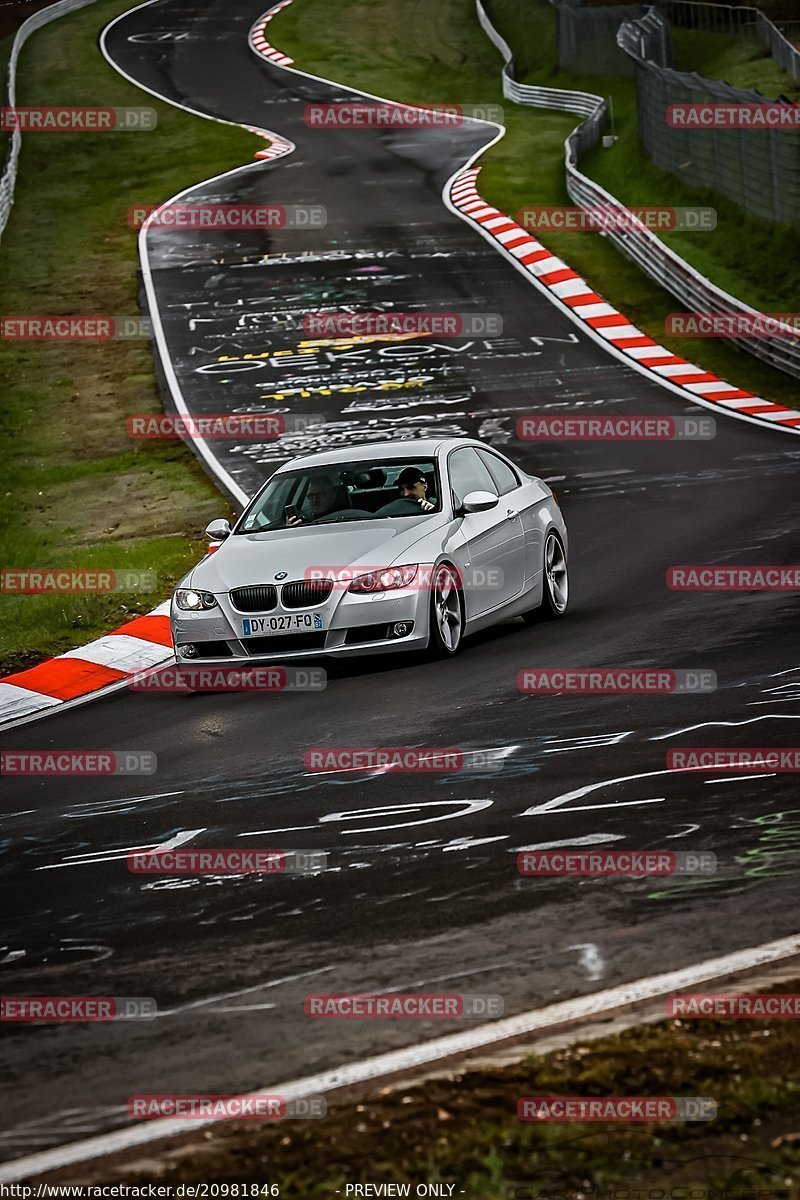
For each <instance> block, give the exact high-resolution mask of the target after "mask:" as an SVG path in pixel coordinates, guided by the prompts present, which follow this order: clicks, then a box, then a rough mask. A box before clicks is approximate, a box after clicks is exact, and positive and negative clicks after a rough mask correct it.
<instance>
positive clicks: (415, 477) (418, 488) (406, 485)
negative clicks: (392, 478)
mask: <svg viewBox="0 0 800 1200" xmlns="http://www.w3.org/2000/svg"><path fill="white" fill-rule="evenodd" d="M397 488H398V491H399V492H400V496H401V497H402V499H403V500H414V501H416V503H417V504H418V505H419V506H420V508H421V509H422V511H423V512H432V511H433V509H434V508H435V507H436V497H435V496H431V497H428V484H427V482H426V479H425V476H424V475H423V474H422V471H420V469H419V467H406V468H405V469H404V470H402V471H401V472H400V474H399V475H398V477H397Z"/></svg>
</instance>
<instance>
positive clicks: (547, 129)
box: [272, 0, 800, 407]
mask: <svg viewBox="0 0 800 1200" xmlns="http://www.w3.org/2000/svg"><path fill="white" fill-rule="evenodd" d="M488 9H489V12H490V14H491V16H492V19H493V20H494V21H495V23H496V25H497V27H498V28H499V30H500V31H501V32H502V33H503V34H504V35H505V36H506V38H507V39H508V40H509V41H510V42H511V44H512V48H513V50H514V52H515V57H516V59H517V60H518V71H517V74H518V77H519V78H520V79H523V80H525V81H528V82H533V81H535V82H538V83H541V84H545V85H547V86H557V87H572V88H579V89H582V90H589V91H595V92H600V93H604V94H605V93H609V94H612V95H613V97H614V103H615V110H616V114H617V133H618V134H619V138H620V140H619V142H618V143H617V144H616V145H615V146H614V147H613V148H612V150H610V151H602V150H600V151H597V152H595V155H594V156H592V157H591V158H588V159H587V163H588V168H586V169H588V170H589V172H590V173H591V174H593V175H594V177H595V178H597V180H598V182H600V183H602V184H603V185H604V186H606V187H608V188H609V190H610V191H612V192H613V193H614V194H615V195H617V196H619V197H620V199H622V200H624V201H625V202H626V203H629V204H653V203H655V204H661V205H675V204H681V205H684V204H690V205H691V204H711V205H712V206H713V207H715V208H716V209H717V212H718V214H719V223H718V227H717V229H716V230H715V231H714V232H713V233H705V234H698V235H695V236H694V237H692V235H690V234H677V233H672V234H669V235H668V241H669V244H670V245H671V246H673V247H674V248H675V249H676V250H677V251H678V252H679V253H681V254H683V255H685V256H686V257H687V258H689V261H691V262H692V263H693V264H694V265H695V266H697V268H698V269H699V270H701V271H703V273H704V274H706V275H708V276H709V277H710V278H711V279H713V280H714V281H715V282H717V283H718V284H719V285H720V286H722V287H726V288H728V289H729V290H731V291H732V292H734V293H735V294H736V295H739V296H741V297H742V299H745V300H747V301H749V302H750V303H752V304H754V305H755V306H756V307H760V308H764V309H766V310H767V311H776V310H780V311H792V309H793V308H794V307H796V296H797V292H798V284H799V283H800V263H798V260H797V256H796V253H795V248H796V234H794V233H792V234H791V235H790V234H787V233H786V232H785V231H782V230H778V229H777V228H773V227H768V226H766V225H765V224H763V223H760V222H757V221H753V220H748V219H747V218H745V217H743V215H742V214H741V213H740V212H739V210H738V209H737V208H735V206H734V205H732V204H730V203H729V202H727V201H725V200H724V198H721V197H718V196H716V194H713V195H712V194H711V193H701V192H697V191H695V190H690V189H688V188H686V187H684V186H683V185H682V184H681V183H680V181H678V180H676V179H674V178H673V177H672V176H671V175H669V174H667V173H665V172H662V171H659V170H658V169H657V168H655V167H653V166H652V164H650V163H648V162H647V161H646V160H645V159H643V158H642V156H641V155H640V153H639V150H638V141H637V136H636V129H635V116H634V117H633V118H632V117H631V113H632V112H633V111H634V110H633V109H632V107H631V105H632V103H633V96H634V91H633V83H632V81H631V80H624V79H623V80H617V79H598V78H587V77H581V76H570V75H568V74H567V73H565V72H562V71H559V70H558V69H557V67H556V57H555V18H554V16H553V10H552V8H551V7H550V5H549V4H548V3H547V0H524V4H523V3H522V0H490V2H489V3H488ZM328 12H329V7H328V4H327V0H296V3H295V4H293V5H290V6H289V7H288V8H287V9H285V10H284V11H283V12H282V13H281V14H280V17H279V18H278V20H277V21H276V22H275V23H274V25H273V26H272V29H273V30H274V41H275V44H277V45H278V46H279V48H280V49H281V50H283V51H284V52H285V53H287V54H290V55H291V56H292V57H293V58H295V59H296V61H297V63H298V65H299V66H300V67H301V68H302V69H303V70H306V71H310V72H312V73H316V74H319V75H323V76H325V77H327V78H330V79H335V80H337V81H338V82H341V83H345V84H350V85H352V86H354V87H357V88H362V89H363V90H365V91H369V92H374V93H375V94H377V95H381V96H387V97H389V98H391V99H395V100H400V101H405V102H406V103H411V104H414V103H415V104H426V103H436V102H438V103H448V102H449V103H461V104H476V105H480V104H503V105H504V107H505V124H506V129H507V133H506V136H505V137H504V138H503V139H502V140H501V141H500V142H499V143H498V144H497V145H496V146H494V147H493V148H492V149H491V150H490V151H488V152H487V153H486V154H485V155H483V157H482V158H481V159H480V165H481V166H482V171H481V177H480V188H481V192H482V194H483V195H484V196H485V197H486V199H487V200H490V201H491V202H492V203H493V204H495V205H496V206H497V207H498V208H500V209H501V210H502V211H503V212H506V213H509V214H510V215H512V216H516V215H517V214H518V213H519V210H520V209H521V208H524V207H526V206H535V205H553V204H569V203H571V202H570V200H569V198H568V196H567V193H566V188H565V184H564V148H563V147H564V139H565V138H566V137H567V135H568V134H569V132H570V131H571V130H572V128H573V127H574V125H575V121H576V118H574V117H571V116H565V115H561V114H558V113H552V112H546V111H542V110H536V109H527V108H521V107H519V106H515V105H512V104H511V103H510V102H504V101H503V98H502V91H501V84H500V57H499V55H498V53H497V51H496V50H495V49H494V47H493V46H492V45H491V43H490V42H489V40H488V38H487V37H486V35H485V34H484V33H483V31H482V30H481V28H480V26H479V24H478V22H477V18H476V16H475V8H474V3H473V0H440V2H439V3H437V4H435V5H432V4H430V3H428V0H408V2H407V3H406V4H404V5H402V6H400V7H398V6H396V5H395V4H393V3H392V0H340V4H339V6H338V9H337V13H338V17H337V21H336V22H335V23H332V22H330V20H329V19H326V13H328ZM723 41H724V39H723ZM723 53H724V54H729V53H730V49H729V47H726V48H724V50H723ZM768 61H769V62H770V63H771V60H768ZM755 69H756V64H755V63H754V62H753V61H749V65H748V70H750V71H755ZM603 156H605V157H603ZM544 242H545V244H546V245H547V246H549V247H551V248H552V249H553V251H554V252H555V253H557V254H559V255H560V256H563V258H564V259H565V261H566V262H568V263H569V265H570V266H571V267H573V268H574V269H575V270H577V271H579V272H580V273H581V274H582V275H584V277H585V278H586V279H587V280H588V281H589V282H590V283H591V284H592V285H593V286H594V287H595V288H596V289H597V290H598V291H599V292H600V293H601V294H602V295H604V296H605V297H606V298H607V299H608V300H609V302H610V303H612V304H614V305H615V306H616V307H618V308H619V309H620V310H621V311H622V312H624V313H625V314H626V315H627V316H629V317H630V318H631V320H633V321H634V322H635V323H636V324H637V325H638V326H639V327H640V328H642V329H644V330H645V331H646V332H647V333H648V334H650V336H651V337H653V338H655V339H656V340H657V341H659V342H661V343H662V344H664V345H667V346H669V347H670V348H671V349H673V350H674V351H675V353H677V354H681V355H683V356H684V357H686V358H689V359H691V360H692V361H693V362H697V363H699V364H701V365H702V366H704V367H705V368H706V369H707V370H710V371H714V372H715V373H717V374H718V375H720V376H722V377H723V378H725V379H728V380H730V381H731V382H733V383H735V384H736V385H737V386H740V387H743V388H746V389H747V390H749V391H752V392H754V393H755V394H757V395H764V396H766V397H767V398H769V399H772V400H775V401H778V402H781V403H785V404H789V405H791V406H793V407H798V406H800V389H798V386H797V383H796V381H794V380H792V379H791V378H790V377H789V376H787V375H785V374H783V373H782V372H780V371H776V370H773V369H772V368H770V367H767V366H765V365H764V364H762V363H760V362H759V361H757V360H756V359H754V358H753V357H752V356H751V355H749V354H747V353H746V352H745V351H742V350H739V349H737V348H736V347H734V346H731V345H727V344H725V343H724V342H723V341H721V340H720V341H714V340H712V339H705V338H704V339H689V338H675V337H670V336H668V335H667V334H666V333H665V330H664V322H665V320H666V318H667V316H668V315H669V314H670V313H672V312H675V311H676V310H679V309H680V307H681V306H680V304H679V302H678V301H677V300H675V299H674V298H673V297H671V296H670V295H669V294H668V293H667V292H665V291H664V290H663V289H660V288H658V287H656V286H655V285H654V284H653V283H652V282H651V281H650V280H649V279H648V278H647V277H646V276H645V275H644V274H643V273H642V272H641V271H640V270H639V269H638V268H637V267H636V266H634V265H633V264H632V263H630V262H628V261H627V260H626V259H625V258H623V256H622V255H621V254H619V253H618V252H617V251H616V250H615V249H614V248H613V246H611V245H609V244H608V243H607V241H606V239H604V238H602V237H600V236H599V235H596V234H590V233H579V232H566V233H556V232H551V233H548V234H547V235H546V236H545V237H544ZM745 245H746V247H747V249H746V253H742V247H743V246H745Z"/></svg>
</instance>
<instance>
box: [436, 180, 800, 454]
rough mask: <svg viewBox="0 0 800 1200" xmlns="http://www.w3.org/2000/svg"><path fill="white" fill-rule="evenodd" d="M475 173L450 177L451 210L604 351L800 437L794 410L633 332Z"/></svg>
mask: <svg viewBox="0 0 800 1200" xmlns="http://www.w3.org/2000/svg"><path fill="white" fill-rule="evenodd" d="M479 173H480V168H479V167H470V168H468V169H467V170H464V171H460V172H459V173H458V174H457V175H456V176H454V178H453V179H452V180H451V181H450V185H449V196H450V201H451V204H452V206H453V207H454V208H455V209H456V210H457V211H458V213H459V214H460V215H461V216H463V217H465V218H467V220H469V221H471V222H472V223H473V225H476V226H477V227H478V228H479V229H480V230H481V232H482V233H483V234H484V236H486V237H488V238H489V239H490V240H492V241H494V242H495V243H496V244H497V245H498V246H500V247H501V248H502V249H503V250H504V251H505V252H506V253H507V254H508V255H510V256H512V258H513V259H515V260H516V266H517V267H518V269H520V270H522V271H524V272H526V273H527V274H528V276H529V277H530V278H531V279H532V280H533V281H534V282H535V283H536V284H538V285H539V286H540V287H541V288H543V289H544V290H545V291H547V292H548V293H549V295H550V297H551V298H552V299H555V300H556V301H557V302H558V303H559V304H560V305H561V306H562V307H563V308H565V309H566V311H567V312H568V313H569V315H570V317H571V318H572V319H573V320H577V322H578V323H582V324H583V325H584V326H585V328H586V329H587V331H590V332H591V333H592V335H593V336H594V337H595V338H601V339H602V340H603V341H604V342H606V344H607V345H608V346H609V347H613V348H614V350H616V351H621V356H622V357H624V358H627V359H628V360H629V362H630V364H631V366H634V367H635V368H636V370H638V371H639V372H640V373H649V374H650V375H652V376H653V377H654V378H655V379H656V380H657V381H658V382H659V383H660V384H662V385H663V384H665V383H666V384H667V385H668V386H670V389H671V390H677V391H679V392H682V393H683V394H684V395H685V397H686V398H687V399H691V400H692V401H694V402H695V403H698V402H699V403H701V404H705V405H712V406H714V407H718V408H720V409H722V410H723V411H725V412H727V413H728V414H729V415H731V416H736V417H746V418H748V419H749V420H754V421H758V422H759V423H761V424H765V425H770V426H773V427H774V426H779V427H780V428H781V429H788V430H790V431H792V432H795V433H800V412H798V411H797V409H794V408H786V407H784V405H782V404H774V403H773V402H772V401H771V400H765V399H764V398H763V397H761V396H754V395H753V394H752V393H751V392H746V391H744V389H743V388H737V387H734V386H733V384H730V383H726V381H725V380H724V379H720V377H719V376H718V375H714V374H713V373H712V372H711V371H704V370H703V368H702V367H698V366H697V365H696V364H695V363H692V362H689V361H688V360H687V359H685V358H681V357H680V355H678V354H673V352H672V351H671V350H669V349H667V347H666V346H659V344H658V343H657V342H655V341H654V340H653V339H652V338H651V337H648V336H647V335H646V334H644V333H642V331H641V329H637V328H636V326H635V325H633V324H631V322H630V321H629V320H628V318H627V317H626V316H624V315H623V314H622V313H621V312H619V311H618V310H617V309H616V308H614V307H613V306H612V305H611V304H608V303H607V301H605V300H604V299H603V297H602V296H600V295H598V294H597V292H595V291H594V289H593V288H591V287H590V286H589V284H588V283H587V282H586V280H585V279H582V278H581V276H580V275H578V273H577V272H576V271H573V270H572V269H571V268H570V267H568V266H567V264H566V263H565V262H563V260H562V259H560V258H558V257H557V256H556V255H555V254H553V253H552V251H550V250H548V249H547V248H546V246H544V245H542V243H541V242H540V241H537V239H536V238H535V237H532V236H531V234H530V233H528V232H527V230H525V229H523V228H522V226H521V225H518V224H517V222H516V221H514V220H512V219H511V217H508V216H506V215H505V213H503V212H501V211H500V209H498V208H493V207H492V205H491V204H487V202H486V201H485V200H484V199H483V198H482V197H481V195H480V194H479V192H478V189H477V179H478V175H479Z"/></svg>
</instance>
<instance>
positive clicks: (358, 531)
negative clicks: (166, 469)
mask: <svg viewBox="0 0 800 1200" xmlns="http://www.w3.org/2000/svg"><path fill="white" fill-rule="evenodd" d="M206 536H207V537H208V538H209V539H210V540H211V541H212V543H213V544H214V547H213V552H212V553H209V555H208V556H207V557H206V558H204V559H203V560H202V561H201V562H200V563H198V565H197V566H195V567H194V568H193V569H192V570H191V571H190V572H189V574H188V575H187V576H186V577H185V579H183V580H182V581H181V583H180V585H179V586H178V588H177V589H176V591H175V594H174V596H173V600H172V605H171V612H170V619H171V623H172V637H173V641H174V643H175V650H176V655H177V659H178V661H179V662H184V663H187V664H188V663H190V662H191V663H197V664H210V663H214V664H217V665H220V666H221V665H223V664H224V663H227V664H229V665H234V664H236V665H241V664H242V663H245V662H249V663H252V662H253V661H254V660H263V661H269V662H275V661H276V660H284V659H292V658H303V657H305V658H309V657H317V656H321V655H324V656H336V657H339V656H350V655H365V654H378V653H383V652H389V651H400V650H423V649H426V648H427V649H429V650H430V652H431V653H432V654H434V655H438V656H441V657H449V656H450V655H453V654H455V653H456V652H457V651H458V650H459V649H460V648H461V645H462V642H463V640H464V638H465V637H466V636H467V635H469V634H471V633H475V632H477V631H478V630H480V629H483V628H485V627H486V626H487V625H493V624H495V623H496V622H498V621H503V620H505V619H507V618H509V617H522V619H523V620H524V621H528V622H531V621H534V620H538V619H541V618H557V617H562V616H563V615H564V613H565V612H566V609H567V600H568V594H569V588H568V578H567V530H566V525H565V524H564V519H563V517H562V515H561V510H560V508H559V505H558V502H557V500H556V497H555V496H554V494H553V492H552V490H551V489H550V488H549V487H548V486H547V484H546V483H544V482H543V481H542V480H541V479H537V478H536V477H535V476H532V475H526V474H525V472H524V471H522V470H520V468H519V467H517V466H515V465H514V463H512V462H510V461H509V459H507V458H506V457H505V456H504V455H502V454H500V453H499V452H498V451H497V450H495V449H493V448H491V447H489V446H485V445H483V444H482V443H481V442H477V441H472V440H469V439H465V438H448V439H444V440H443V439H439V440H434V439H428V440H419V441H408V442H380V443H372V444H367V445H357V446H353V447H352V448H350V449H343V450H333V451H328V452H324V453H321V454H311V455H308V456H307V457H304V458H298V459H294V460H293V461H292V462H291V463H287V464H286V465H285V466H282V467H281V468H280V469H279V470H278V471H276V472H275V474H274V475H272V476H271V478H270V479H269V480H268V481H267V482H266V483H265V484H264V486H263V487H262V488H261V490H260V491H259V492H258V493H257V495H256V496H254V497H253V499H252V500H251V501H250V503H249V504H248V506H247V508H246V509H245V511H244V512H243V513H242V515H241V517H240V518H239V520H238V521H237V522H236V524H235V525H234V527H233V529H231V527H230V525H229V523H228V522H227V521H224V520H218V521H212V522H211V524H210V525H209V526H208V528H207V529H206Z"/></svg>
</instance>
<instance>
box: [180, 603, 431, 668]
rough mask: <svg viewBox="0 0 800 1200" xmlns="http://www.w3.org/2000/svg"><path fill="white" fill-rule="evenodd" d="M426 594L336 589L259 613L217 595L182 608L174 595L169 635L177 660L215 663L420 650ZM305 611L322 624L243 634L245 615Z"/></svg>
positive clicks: (425, 637)
mask: <svg viewBox="0 0 800 1200" xmlns="http://www.w3.org/2000/svg"><path fill="white" fill-rule="evenodd" d="M427 595H428V594H427V593H426V592H420V591H419V590H415V589H412V588H404V589H398V590H397V591H392V592H379V593H376V594H374V595H366V596H361V595H357V594H355V593H350V592H344V593H343V594H342V593H341V592H337V590H336V589H335V590H334V592H333V594H332V595H331V596H330V597H329V598H328V600H326V601H325V602H324V603H323V604H318V605H315V606H314V608H313V609H311V608H303V609H296V608H294V609H287V608H283V607H282V606H281V604H280V602H279V603H278V605H277V607H275V608H274V609H272V610H270V611H269V612H268V613H263V614H258V613H241V612H237V611H236V610H235V609H234V608H233V607H232V605H231V604H230V600H229V598H228V597H227V596H225V595H221V596H218V597H217V600H218V607H217V608H213V609H204V610H201V611H200V612H184V611H183V610H182V609H179V608H178V607H177V605H176V604H175V601H174V600H173V602H172V606H171V610H170V624H171V628H172V640H173V642H174V643H175V653H176V657H177V660H178V662H185V663H189V662H191V663H198V664H203V665H207V664H210V663H213V664H215V665H219V666H224V665H225V664H226V663H227V664H230V665H233V664H236V665H241V664H242V663H253V662H277V661H288V660H290V659H302V658H316V657H318V656H325V657H328V656H332V657H351V656H358V655H368V654H378V653H392V652H395V651H399V650H412V649H417V650H419V649H422V648H424V647H425V646H426V645H427V644H428V614H429V605H428V603H427ZM309 612H318V613H320V614H321V615H322V617H323V620H324V622H325V626H326V627H325V629H323V630H321V631H319V632H318V633H315V632H314V631H313V630H309V631H308V632H305V631H302V630H298V631H296V632H295V631H290V632H285V633H284V632H280V633H270V634H266V635H264V636H255V637H254V636H252V635H251V636H247V637H246V636H244V635H243V633H242V628H243V626H242V622H243V621H244V620H245V619H248V618H251V619H252V618H255V617H259V616H265V617H267V618H269V617H284V616H289V617H295V616H297V615H300V614H303V613H309ZM402 623H405V624H407V625H409V626H410V627H411V629H410V632H409V633H407V634H406V635H405V636H397V635H396V633H395V632H394V627H395V626H396V625H399V624H402ZM187 646H191V647H194V652H193V653H189V654H187V652H186V649H185V648H186V647H187Z"/></svg>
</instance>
